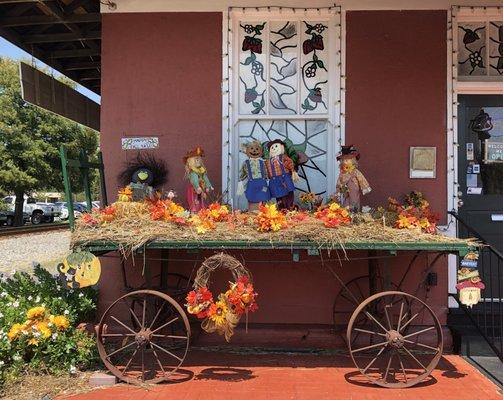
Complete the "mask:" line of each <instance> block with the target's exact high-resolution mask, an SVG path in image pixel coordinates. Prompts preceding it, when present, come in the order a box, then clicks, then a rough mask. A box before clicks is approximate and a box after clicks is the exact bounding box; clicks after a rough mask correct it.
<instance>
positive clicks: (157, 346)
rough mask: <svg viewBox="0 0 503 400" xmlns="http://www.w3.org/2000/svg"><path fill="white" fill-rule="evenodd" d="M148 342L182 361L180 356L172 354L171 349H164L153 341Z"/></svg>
mask: <svg viewBox="0 0 503 400" xmlns="http://www.w3.org/2000/svg"><path fill="white" fill-rule="evenodd" d="M150 344H151V345H152V346H154V347H157V348H158V349H159V350H161V351H164V352H165V353H166V354H169V355H170V356H171V357H174V358H176V359H177V360H178V361H183V360H182V359H181V358H180V357H178V356H177V355H176V354H173V353H172V352H171V351H169V350H166V349H165V348H164V347H161V346H159V345H158V344H156V343H154V342H150Z"/></svg>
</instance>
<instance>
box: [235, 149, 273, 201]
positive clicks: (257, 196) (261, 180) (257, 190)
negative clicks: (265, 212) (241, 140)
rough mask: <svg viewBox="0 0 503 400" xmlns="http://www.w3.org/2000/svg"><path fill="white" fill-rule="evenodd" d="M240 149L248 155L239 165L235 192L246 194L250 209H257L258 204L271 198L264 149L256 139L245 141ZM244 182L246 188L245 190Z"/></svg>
mask: <svg viewBox="0 0 503 400" xmlns="http://www.w3.org/2000/svg"><path fill="white" fill-rule="evenodd" d="M242 150H243V151H244V152H245V153H246V155H247V156H248V159H247V160H245V162H244V163H243V165H242V166H241V171H240V174H239V184H238V190H237V194H238V195H242V194H243V193H244V195H245V196H246V199H247V200H248V207H249V209H250V210H257V209H258V205H259V204H260V203H262V202H267V201H269V200H270V199H271V193H270V191H269V187H268V186H267V170H266V165H265V160H264V159H263V158H262V156H263V154H264V151H263V148H262V144H261V143H260V142H259V141H258V140H254V141H253V142H250V143H246V144H244V145H243V146H242ZM245 182H246V190H245V186H244V185H245Z"/></svg>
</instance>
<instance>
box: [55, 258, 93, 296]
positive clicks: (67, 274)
mask: <svg viewBox="0 0 503 400" xmlns="http://www.w3.org/2000/svg"><path fill="white" fill-rule="evenodd" d="M57 269H58V272H59V278H60V279H61V281H62V282H63V286H65V287H67V288H69V289H81V288H84V287H88V286H92V285H95V284H96V283H98V281H99V279H100V275H101V263H100V260H99V259H98V257H96V256H95V255H94V254H92V253H90V252H88V251H78V252H75V253H71V254H70V255H68V256H67V257H66V258H65V259H64V260H63V261H62V262H61V263H59V264H58V266H57Z"/></svg>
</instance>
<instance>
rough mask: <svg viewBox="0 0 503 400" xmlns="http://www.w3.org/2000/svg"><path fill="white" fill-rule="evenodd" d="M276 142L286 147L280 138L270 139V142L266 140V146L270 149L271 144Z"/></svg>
mask: <svg viewBox="0 0 503 400" xmlns="http://www.w3.org/2000/svg"><path fill="white" fill-rule="evenodd" d="M276 143H279V144H282V145H283V146H284V147H286V146H285V142H283V141H282V140H281V139H274V140H272V141H271V142H268V143H267V148H268V149H269V150H270V149H271V146H272V145H273V144H276Z"/></svg>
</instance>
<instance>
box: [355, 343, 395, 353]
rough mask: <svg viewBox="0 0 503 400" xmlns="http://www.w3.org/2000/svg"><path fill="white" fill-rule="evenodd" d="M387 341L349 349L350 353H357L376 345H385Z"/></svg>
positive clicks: (373, 347)
mask: <svg viewBox="0 0 503 400" xmlns="http://www.w3.org/2000/svg"><path fill="white" fill-rule="evenodd" d="M387 344H388V342H387V341H386V342H380V343H376V344H371V345H370V346H365V347H360V348H359V349H355V350H351V352H352V353H359V352H360V351H364V350H370V349H375V348H376V347H381V346H386V345H387Z"/></svg>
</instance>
